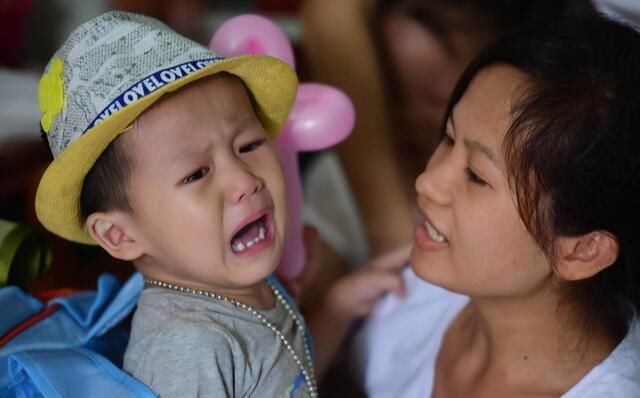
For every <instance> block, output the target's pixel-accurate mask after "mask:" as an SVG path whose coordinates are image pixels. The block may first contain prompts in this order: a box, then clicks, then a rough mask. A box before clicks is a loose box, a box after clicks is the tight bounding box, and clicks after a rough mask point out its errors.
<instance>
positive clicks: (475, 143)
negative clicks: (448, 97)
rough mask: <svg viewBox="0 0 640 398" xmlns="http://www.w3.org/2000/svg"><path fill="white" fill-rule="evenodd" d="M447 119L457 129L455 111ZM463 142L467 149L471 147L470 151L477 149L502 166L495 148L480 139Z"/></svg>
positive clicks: (464, 140)
mask: <svg viewBox="0 0 640 398" xmlns="http://www.w3.org/2000/svg"><path fill="white" fill-rule="evenodd" d="M447 121H448V122H449V123H451V127H453V131H456V125H455V123H454V121H453V112H452V113H451V116H449V119H448V120H447ZM463 142H464V146H466V147H467V149H469V150H470V151H476V152H480V153H482V154H483V155H485V156H486V157H487V158H488V159H489V160H491V162H493V164H494V165H495V166H496V167H498V168H501V167H500V162H499V161H498V158H497V156H496V155H495V153H494V152H493V150H491V148H489V147H488V146H486V145H485V144H483V143H481V142H480V141H476V140H472V139H468V138H465V139H463Z"/></svg>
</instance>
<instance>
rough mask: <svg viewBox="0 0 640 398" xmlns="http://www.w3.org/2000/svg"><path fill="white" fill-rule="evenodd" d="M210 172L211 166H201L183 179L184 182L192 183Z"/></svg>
mask: <svg viewBox="0 0 640 398" xmlns="http://www.w3.org/2000/svg"><path fill="white" fill-rule="evenodd" d="M208 173H209V168H208V167H201V168H199V169H198V170H196V171H195V172H193V173H191V174H189V175H188V176H186V177H185V178H184V179H183V180H182V183H183V184H191V183H192V182H195V181H198V180H199V179H201V178H202V177H204V176H206V175H207V174H208Z"/></svg>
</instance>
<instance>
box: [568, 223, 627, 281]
mask: <svg viewBox="0 0 640 398" xmlns="http://www.w3.org/2000/svg"><path fill="white" fill-rule="evenodd" d="M559 246H560V247H559V249H560V253H561V256H560V261H559V263H558V264H557V266H556V272H557V273H558V274H559V276H560V277H562V278H563V279H565V280H570V281H577V280H581V279H587V278H590V277H592V276H594V275H595V274H597V273H598V272H600V271H602V270H604V269H605V268H607V267H609V266H610V265H611V264H613V263H614V262H615V261H616V259H617V258H618V251H619V249H620V247H619V245H618V240H617V239H616V238H615V237H614V236H613V235H611V234H610V233H608V232H606V231H593V232H589V233H588V234H586V235H581V236H578V237H563V238H560V239H559Z"/></svg>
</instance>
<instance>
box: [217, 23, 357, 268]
mask: <svg viewBox="0 0 640 398" xmlns="http://www.w3.org/2000/svg"><path fill="white" fill-rule="evenodd" d="M209 48H211V49H212V50H213V51H214V52H216V53H218V54H220V55H222V56H225V57H230V56H237V55H245V54H265V55H271V56H274V57H277V58H280V59H281V60H283V61H284V62H286V63H288V64H289V65H290V66H291V67H292V68H295V62H294V56H293V49H292V47H291V44H290V43H289V40H288V39H287V36H286V35H285V34H284V32H282V30H280V28H279V27H278V26H277V25H276V24H274V23H273V22H271V21H270V20H268V19H266V18H264V17H261V16H258V15H241V16H238V17H235V18H231V19H230V20H228V21H227V22H225V23H224V24H222V25H221V26H220V28H219V29H218V30H217V31H216V33H215V34H214V35H213V37H212V38H211V41H210V42H209ZM354 122H355V112H354V108H353V105H352V103H351V101H350V100H349V98H348V97H347V96H346V95H345V94H344V93H343V92H342V91H340V90H338V89H336V88H333V87H331V86H327V85H323V84H317V83H304V84H300V85H299V86H298V93H297V97H296V102H295V104H294V105H293V108H292V110H291V112H290V114H289V118H288V119H287V122H286V123H285V126H284V127H283V129H282V132H281V134H280V135H279V136H278V138H277V139H276V142H275V143H276V148H277V150H278V153H279V155H280V159H281V160H282V167H283V169H284V175H285V179H286V182H287V225H286V230H285V236H284V246H283V250H282V259H281V260H280V264H279V266H278V268H277V269H276V275H278V277H280V278H282V279H284V280H293V279H295V278H296V277H297V276H298V275H300V273H301V272H302V271H303V269H304V265H305V250H304V242H303V228H304V225H303V222H302V204H303V202H302V185H301V183H300V171H299V168H298V152H299V151H314V150H319V149H324V148H327V147H330V146H332V145H335V144H337V143H338V142H340V141H342V140H343V139H344V138H346V137H347V136H348V135H349V134H350V133H351V129H352V128H353V124H354Z"/></svg>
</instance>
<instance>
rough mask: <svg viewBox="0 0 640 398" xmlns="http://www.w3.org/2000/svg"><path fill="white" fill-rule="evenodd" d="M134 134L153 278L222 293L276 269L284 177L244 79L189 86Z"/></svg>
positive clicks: (133, 181)
mask: <svg viewBox="0 0 640 398" xmlns="http://www.w3.org/2000/svg"><path fill="white" fill-rule="evenodd" d="M127 135H128V137H126V140H127V141H128V142H127V145H128V148H130V149H129V151H130V153H129V155H130V156H131V157H132V160H133V161H132V163H133V170H132V173H131V178H130V180H129V184H128V186H129V190H128V193H129V199H130V202H131V205H132V208H133V214H132V215H131V216H130V217H131V225H132V235H133V236H134V239H136V240H137V243H138V244H140V245H141V247H142V250H143V252H144V253H145V255H143V256H142V257H141V258H140V259H139V260H137V261H136V265H137V266H138V268H139V269H140V270H141V271H142V272H143V273H144V274H145V275H146V276H147V277H150V278H156V279H160V280H163V281H166V282H172V283H176V284H183V285H188V286H193V287H202V288H207V289H212V288H215V289H216V290H217V291H219V292H225V291H226V290H227V289H231V290H234V289H238V288H243V287H247V286H251V285H254V284H255V283H257V282H259V281H260V280H262V279H263V278H264V277H265V276H267V275H268V274H270V273H271V272H272V271H273V270H274V269H275V267H276V266H277V264H278V262H279V260H280V255H281V251H282V244H283V237H284V225H285V185H284V177H283V173H282V168H281V165H280V161H279V158H278V157H277V154H276V152H275V151H274V149H273V147H272V145H271V143H270V142H269V141H268V140H267V137H266V134H265V131H264V129H263V127H262V125H261V124H260V122H259V121H258V119H257V118H256V115H255V112H254V110H253V107H252V105H251V102H250V100H249V98H248V96H247V93H246V91H245V88H244V86H243V84H242V82H241V81H240V80H239V79H238V78H235V77H232V76H229V75H217V76H213V77H209V78H204V79H202V80H199V81H196V82H193V83H191V84H189V85H187V86H185V87H184V88H182V89H180V90H179V91H177V92H176V93H174V94H172V95H170V96H168V97H166V98H164V99H163V100H162V101H160V102H158V103H157V104H156V105H154V106H153V107H152V108H151V109H149V110H148V111H147V112H146V113H145V114H143V115H142V116H141V117H140V118H139V119H138V121H137V125H136V127H135V128H134V129H133V131H131V132H130V133H127V134H125V136H127Z"/></svg>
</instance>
